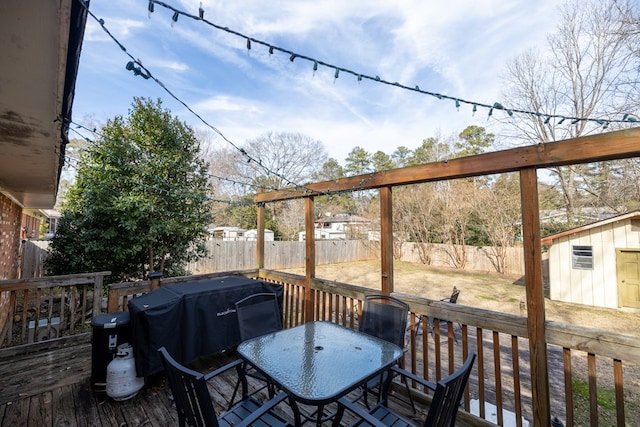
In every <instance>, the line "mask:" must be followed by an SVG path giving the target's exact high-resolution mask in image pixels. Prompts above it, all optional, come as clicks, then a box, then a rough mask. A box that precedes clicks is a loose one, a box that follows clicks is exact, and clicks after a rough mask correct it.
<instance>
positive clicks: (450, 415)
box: [424, 353, 476, 427]
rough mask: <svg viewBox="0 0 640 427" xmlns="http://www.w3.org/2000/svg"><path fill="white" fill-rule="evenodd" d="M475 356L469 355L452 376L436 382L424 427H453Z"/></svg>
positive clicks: (473, 354)
mask: <svg viewBox="0 0 640 427" xmlns="http://www.w3.org/2000/svg"><path fill="white" fill-rule="evenodd" d="M475 360H476V354H475V353H471V354H470V355H469V357H467V360H466V361H465V362H464V364H463V365H462V366H461V367H460V368H459V369H458V370H457V371H455V372H454V373H453V374H451V375H449V376H448V377H446V378H444V379H443V380H440V381H438V383H437V385H436V391H435V392H434V394H433V399H432V401H431V405H430V406H429V413H428V414H427V418H426V419H425V422H424V426H425V427H426V426H429V427H454V426H455V423H456V415H458V408H459V407H460V400H461V399H462V393H464V389H465V387H466V385H467V381H468V380H469V375H470V374H471V368H473V363H474V361H475Z"/></svg>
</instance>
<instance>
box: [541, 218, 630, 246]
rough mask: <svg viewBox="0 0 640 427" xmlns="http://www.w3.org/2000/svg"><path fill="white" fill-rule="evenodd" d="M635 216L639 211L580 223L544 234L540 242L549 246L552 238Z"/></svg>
mask: <svg viewBox="0 0 640 427" xmlns="http://www.w3.org/2000/svg"><path fill="white" fill-rule="evenodd" d="M635 217H640V211H633V212H627V213H625V214H622V215H618V216H613V217H611V218H607V219H603V220H602V221H596V222H593V223H591V224H586V225H581V226H580V227H575V228H572V229H570V230H566V231H562V232H560V233H556V234H551V235H549V236H546V237H543V238H542V239H540V243H541V244H543V245H547V246H550V245H552V244H553V241H554V240H556V239H559V238H561V237H564V236H569V235H571V234H575V233H580V232H582V231H586V230H590V229H592V228H597V227H602V226H603V225H607V224H611V223H614V222H618V221H622V220H625V219H629V218H635Z"/></svg>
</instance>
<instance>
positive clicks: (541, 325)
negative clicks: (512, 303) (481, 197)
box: [520, 168, 551, 426]
mask: <svg viewBox="0 0 640 427" xmlns="http://www.w3.org/2000/svg"><path fill="white" fill-rule="evenodd" d="M520 197H521V202H522V205H521V207H522V243H523V247H524V271H525V285H526V295H527V329H528V332H529V356H530V363H531V397H532V401H533V425H535V426H548V425H549V423H550V422H551V404H550V398H549V366H548V359H547V344H546V340H545V311H544V286H543V280H542V268H541V266H542V251H541V247H540V212H539V206H538V178H537V175H536V169H535V168H526V169H522V170H520Z"/></svg>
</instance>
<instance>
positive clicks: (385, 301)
mask: <svg viewBox="0 0 640 427" xmlns="http://www.w3.org/2000/svg"><path fill="white" fill-rule="evenodd" d="M408 312H409V305H408V304H407V303H405V302H404V301H401V300H399V299H398V298H394V297H392V296H389V295H383V294H370V295H366V296H365V300H364V305H363V307H362V314H361V315H360V318H359V319H358V330H359V331H360V332H364V333H365V334H368V335H372V336H374V337H377V338H380V339H383V340H385V341H389V342H392V343H394V344H396V345H397V346H399V347H400V348H402V349H404V340H405V331H406V328H407V313H408ZM399 366H400V367H402V359H400V361H399ZM385 378H386V377H385V375H384V374H383V375H382V376H380V377H376V378H374V379H372V380H370V381H369V382H368V383H367V384H366V386H364V387H363V388H362V394H361V395H360V396H358V397H357V398H356V399H354V401H355V400H358V399H359V398H360V397H362V398H363V400H364V403H365V405H366V406H367V408H368V407H369V401H368V396H369V394H373V395H375V396H377V397H378V400H379V399H380V396H381V385H382V383H383V382H384V380H385ZM403 382H404V384H405V387H406V390H407V395H408V396H409V399H410V403H411V406H412V407H413V408H414V411H415V406H414V403H413V398H412V397H411V393H410V392H409V384H408V383H407V381H406V380H403Z"/></svg>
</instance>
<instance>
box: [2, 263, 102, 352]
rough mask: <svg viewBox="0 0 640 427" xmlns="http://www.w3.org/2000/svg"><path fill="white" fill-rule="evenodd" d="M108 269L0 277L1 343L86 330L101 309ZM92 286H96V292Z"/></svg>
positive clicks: (39, 339)
mask: <svg viewBox="0 0 640 427" xmlns="http://www.w3.org/2000/svg"><path fill="white" fill-rule="evenodd" d="M110 274H111V272H109V271H103V272H99V273H85V274H70V275H65V276H48V277H39V278H35V279H14V280H2V281H0V304H1V306H2V311H1V312H2V313H3V314H4V315H6V317H3V322H2V323H0V325H4V327H3V328H2V329H1V332H2V333H1V334H0V347H10V346H16V345H21V344H27V343H32V342H38V341H44V340H49V339H52V338H57V337H59V336H62V335H73V334H77V333H79V332H87V331H88V330H89V322H90V321H91V319H92V318H93V316H95V315H98V314H100V313H101V311H102V292H103V289H102V287H103V282H104V277H105V276H108V275H110ZM94 290H98V291H97V292H95V291H94Z"/></svg>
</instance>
